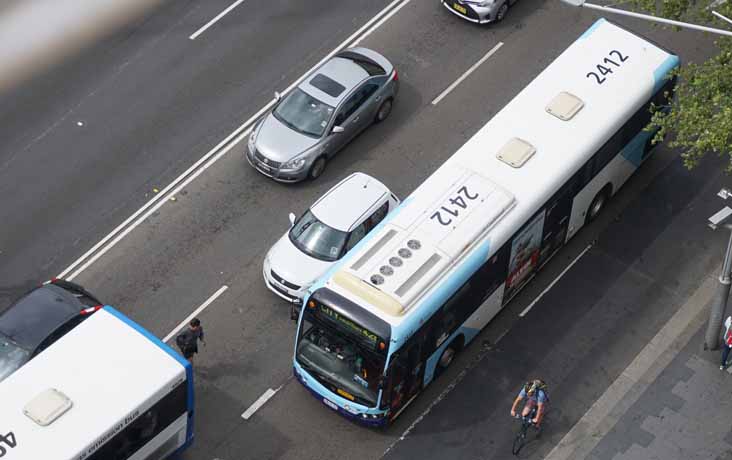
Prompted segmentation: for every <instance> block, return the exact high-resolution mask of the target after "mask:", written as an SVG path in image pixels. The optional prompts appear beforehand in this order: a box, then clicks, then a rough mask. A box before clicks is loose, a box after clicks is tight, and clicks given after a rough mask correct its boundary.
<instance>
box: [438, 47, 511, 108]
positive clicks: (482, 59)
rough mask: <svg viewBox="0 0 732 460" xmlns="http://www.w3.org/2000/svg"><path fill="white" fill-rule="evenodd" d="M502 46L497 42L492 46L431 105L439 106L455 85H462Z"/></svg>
mask: <svg viewBox="0 0 732 460" xmlns="http://www.w3.org/2000/svg"><path fill="white" fill-rule="evenodd" d="M502 46H503V42H498V44H497V45H496V46H494V47H493V48H491V50H490V51H488V52H487V53H486V55H485V56H483V57H482V58H480V61H478V62H476V63H475V64H473V66H472V67H471V68H469V69H468V70H467V71H466V72H465V73H464V74H462V75H461V76H460V78H458V79H457V80H455V82H454V83H453V84H452V85H450V86H448V87H447V89H446V90H445V91H443V92H442V94H440V95H439V96H437V97H436V98H435V99H434V100H433V101H432V105H437V104H439V102H440V101H441V100H443V99H444V98H445V96H447V95H448V94H450V91H452V90H453V89H455V87H456V86H457V85H459V84H460V83H462V81H463V80H465V79H466V78H468V76H469V75H470V74H471V73H473V72H474V71H475V69H477V68H478V67H480V65H481V64H482V63H484V62H485V61H486V60H487V59H488V58H489V57H491V55H493V53H495V52H496V51H498V49H499V48H500V47H502Z"/></svg>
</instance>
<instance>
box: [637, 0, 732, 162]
mask: <svg viewBox="0 0 732 460" xmlns="http://www.w3.org/2000/svg"><path fill="white" fill-rule="evenodd" d="M631 3H632V4H633V5H634V7H635V8H637V9H642V10H645V11H650V12H651V14H654V15H656V16H662V17H665V18H669V19H675V20H680V21H686V22H695V21H698V22H696V23H699V24H705V25H706V24H709V25H712V26H714V27H718V28H721V29H724V30H732V27H730V24H729V23H726V22H724V21H721V20H719V19H716V17H715V16H713V15H712V14H711V10H712V9H714V10H715V11H717V12H719V13H721V14H723V15H724V16H727V17H732V2H731V1H730V0H727V1H726V2H724V3H722V4H719V5H715V6H714V7H712V8H708V6H709V4H710V2H708V1H705V2H701V3H702V4H696V5H695V4H693V3H691V2H689V1H686V0H661V1H660V2H656V1H655V0H631ZM715 46H716V47H717V49H718V53H717V54H716V55H715V56H714V57H712V58H710V59H708V60H707V61H705V62H703V63H701V64H695V63H691V62H690V63H688V64H685V65H682V67H681V68H679V69H678V70H677V71H676V74H677V75H678V76H679V79H678V82H677V84H676V98H675V100H674V101H673V102H672V105H671V107H670V110H668V108H666V109H667V110H664V111H655V113H654V114H653V117H652V119H651V125H650V126H649V130H650V129H653V128H654V127H658V128H660V130H659V131H658V133H657V134H656V136H655V137H654V142H659V141H661V140H662V139H664V138H666V140H667V141H668V145H669V146H670V147H675V148H676V147H678V148H680V149H681V150H682V154H681V156H682V158H683V160H684V164H685V165H686V167H687V168H689V169H691V168H693V167H694V166H696V165H697V164H698V162H699V160H700V159H701V158H702V157H703V156H704V155H706V154H707V153H709V152H713V153H715V154H717V155H720V156H722V155H724V156H727V166H726V168H725V169H726V171H727V172H732V38H730V37H721V36H720V38H719V39H718V40H717V41H716V42H715ZM656 109H659V108H656Z"/></svg>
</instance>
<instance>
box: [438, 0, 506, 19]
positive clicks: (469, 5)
mask: <svg viewBox="0 0 732 460" xmlns="http://www.w3.org/2000/svg"><path fill="white" fill-rule="evenodd" d="M440 1H441V2H442V5H443V6H444V7H445V8H447V9H448V11H450V12H451V13H453V14H456V15H458V16H460V17H461V18H463V19H467V20H468V21H471V22H476V23H478V24H486V23H489V22H499V21H501V20H502V19H503V18H504V17H505V16H506V12H507V11H508V7H509V6H512V5H513V4H514V3H516V0H440Z"/></svg>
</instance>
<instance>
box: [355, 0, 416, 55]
mask: <svg viewBox="0 0 732 460" xmlns="http://www.w3.org/2000/svg"><path fill="white" fill-rule="evenodd" d="M410 1H411V0H404V1H403V2H402V3H401V4H399V5H397V6H395V7H394V8H393V9H391V10H390V11H389V13H388V14H386V15H385V16H384V17H383V18H381V19H380V20H379V22H377V23H376V24H374V25H373V26H371V28H370V29H369V30H367V31H366V32H365V33H364V34H363V35H361V36H360V37H359V38H358V40H356V41H354V42H353V44H352V45H351V46H358V45H359V44H360V43H361V42H362V41H363V40H365V39H366V37H368V36H369V35H371V32H373V31H374V30H376V29H378V28H379V27H381V25H382V24H383V23H385V22H386V21H388V20H389V18H391V17H392V16H394V15H395V14H397V13H398V12H399V10H401V9H402V8H404V7H405V6H406V5H407V3H409V2H410Z"/></svg>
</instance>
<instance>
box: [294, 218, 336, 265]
mask: <svg viewBox="0 0 732 460" xmlns="http://www.w3.org/2000/svg"><path fill="white" fill-rule="evenodd" d="M289 236H290V241H292V244H294V245H295V247H297V248H298V249H299V250H301V251H302V252H304V253H305V254H308V255H310V256H312V257H315V258H316V259H320V260H325V261H326V262H333V261H336V260H338V259H339V258H340V257H341V252H342V251H343V245H344V244H345V243H346V239H347V238H348V233H346V232H342V231H340V230H336V229H334V228H331V227H328V226H327V225H325V224H324V223H322V222H321V221H319V220H318V218H317V217H315V215H313V213H312V212H310V210H308V211H307V212H306V213H305V214H303V216H302V217H301V218H300V220H298V221H297V222H296V223H295V225H294V226H293V227H292V229H290V233H289Z"/></svg>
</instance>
